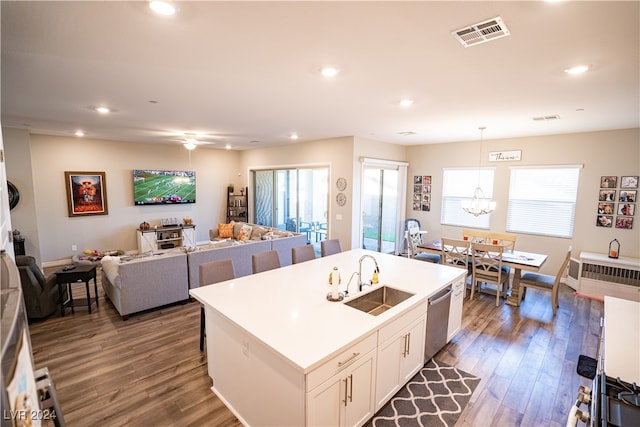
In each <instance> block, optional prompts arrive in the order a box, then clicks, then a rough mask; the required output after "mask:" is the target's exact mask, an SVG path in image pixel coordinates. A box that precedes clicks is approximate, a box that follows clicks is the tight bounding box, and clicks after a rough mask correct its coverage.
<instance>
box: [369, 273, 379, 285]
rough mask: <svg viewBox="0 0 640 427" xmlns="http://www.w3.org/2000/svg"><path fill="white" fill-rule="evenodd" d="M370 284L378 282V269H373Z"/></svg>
mask: <svg viewBox="0 0 640 427" xmlns="http://www.w3.org/2000/svg"><path fill="white" fill-rule="evenodd" d="M371 284H372V285H377V284H378V270H373V276H371Z"/></svg>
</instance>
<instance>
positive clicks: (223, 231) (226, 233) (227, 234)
mask: <svg viewBox="0 0 640 427" xmlns="http://www.w3.org/2000/svg"><path fill="white" fill-rule="evenodd" d="M218 237H219V238H221V239H233V224H218Z"/></svg>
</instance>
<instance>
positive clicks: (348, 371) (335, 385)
mask: <svg viewBox="0 0 640 427" xmlns="http://www.w3.org/2000/svg"><path fill="white" fill-rule="evenodd" d="M375 366H376V351H375V350H372V351H370V352H369V353H367V354H366V355H365V356H363V357H362V358H360V359H359V360H358V361H357V362H355V363H354V364H353V365H351V366H349V367H347V368H345V369H344V370H342V371H340V372H339V373H337V374H335V375H334V376H332V377H331V378H330V379H328V380H327V381H325V382H324V383H322V384H321V385H319V386H318V387H316V388H315V389H313V390H312V391H310V392H309V393H307V425H309V426H332V427H338V426H360V425H363V424H364V423H365V422H366V421H367V420H368V419H369V418H371V417H372V416H373V414H374V405H373V403H374V400H373V389H374V387H375V382H374V369H375Z"/></svg>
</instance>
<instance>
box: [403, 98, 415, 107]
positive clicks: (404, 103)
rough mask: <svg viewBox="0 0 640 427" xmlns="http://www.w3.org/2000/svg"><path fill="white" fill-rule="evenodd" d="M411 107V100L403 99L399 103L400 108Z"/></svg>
mask: <svg viewBox="0 0 640 427" xmlns="http://www.w3.org/2000/svg"><path fill="white" fill-rule="evenodd" d="M412 105H413V99H403V100H402V101H400V106H401V107H404V108H407V107H411V106H412Z"/></svg>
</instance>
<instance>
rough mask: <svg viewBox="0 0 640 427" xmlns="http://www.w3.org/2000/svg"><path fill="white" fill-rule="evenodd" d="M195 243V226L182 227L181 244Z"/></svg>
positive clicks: (193, 244)
mask: <svg viewBox="0 0 640 427" xmlns="http://www.w3.org/2000/svg"><path fill="white" fill-rule="evenodd" d="M195 245H196V228H195V227H188V228H183V229H182V246H187V247H188V246H195Z"/></svg>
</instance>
